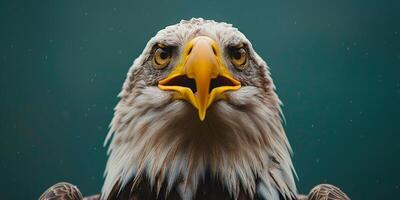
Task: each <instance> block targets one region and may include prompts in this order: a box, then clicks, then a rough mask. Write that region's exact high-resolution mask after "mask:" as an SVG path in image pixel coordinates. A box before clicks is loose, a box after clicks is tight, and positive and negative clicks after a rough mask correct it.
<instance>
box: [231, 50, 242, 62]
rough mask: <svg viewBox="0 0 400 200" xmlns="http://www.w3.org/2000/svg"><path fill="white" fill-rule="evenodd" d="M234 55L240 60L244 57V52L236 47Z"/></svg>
mask: <svg viewBox="0 0 400 200" xmlns="http://www.w3.org/2000/svg"><path fill="white" fill-rule="evenodd" d="M232 57H233V58H234V59H236V60H239V59H240V58H241V57H242V52H241V51H240V50H239V49H235V50H234V51H233V52H232Z"/></svg>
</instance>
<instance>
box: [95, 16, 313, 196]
mask: <svg viewBox="0 0 400 200" xmlns="http://www.w3.org/2000/svg"><path fill="white" fill-rule="evenodd" d="M119 98H120V101H119V103H118V104H117V106H116V107H115V113H114V117H113V119H112V122H111V125H110V131H109V133H108V135H107V137H106V140H105V144H109V149H108V154H109V157H108V161H107V165H106V170H105V181H104V185H103V187H102V190H101V194H100V197H99V198H100V199H101V200H111V199H129V200H150V199H171V200H175V199H176V200H177V199H182V200H192V199H196V200H197V199H218V200H219V199H220V200H223V199H235V200H236V199H240V200H252V199H266V200H279V199H286V200H293V199H298V198H300V197H299V195H298V193H297V189H296V184H295V177H296V173H295V170H294V167H293V164H292V161H291V147H290V145H289V142H288V139H287V137H286V135H285V131H284V129H283V127H282V123H281V122H282V110H281V101H280V100H279V98H278V95H277V94H276V91H275V85H274V83H273V81H272V78H271V76H270V72H269V68H268V66H267V64H266V62H265V61H264V60H263V59H262V58H261V57H260V56H259V55H258V54H257V53H256V51H255V50H254V49H253V47H252V44H251V43H250V41H249V40H248V39H247V38H246V37H245V36H244V34H243V33H241V32H240V31H239V30H238V29H237V28H235V27H233V26H232V25H231V24H227V23H219V22H215V21H213V20H204V19H202V18H193V19H191V20H189V21H186V20H182V21H181V22H180V23H178V24H176V25H172V26H168V27H166V28H165V29H163V30H161V31H159V32H158V33H157V34H156V35H155V36H154V37H153V38H151V39H150V41H149V42H148V43H147V45H146V47H145V48H144V50H143V52H142V54H141V55H140V56H139V57H138V58H137V59H136V60H135V61H134V63H133V65H132V66H131V68H130V69H129V71H128V74H127V78H126V80H125V82H124V84H123V87H122V91H121V92H120V94H119ZM318 199H319V198H318Z"/></svg>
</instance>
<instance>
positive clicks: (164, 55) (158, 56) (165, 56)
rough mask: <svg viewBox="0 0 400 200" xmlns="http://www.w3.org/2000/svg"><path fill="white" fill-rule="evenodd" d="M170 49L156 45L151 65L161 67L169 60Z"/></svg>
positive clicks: (170, 55)
mask: <svg viewBox="0 0 400 200" xmlns="http://www.w3.org/2000/svg"><path fill="white" fill-rule="evenodd" d="M171 57H172V54H171V49H170V48H167V47H161V46H158V47H157V49H156V50H155V52H154V57H153V65H154V68H156V69H163V68H164V67H166V66H167V65H168V64H169V63H170V62H171Z"/></svg>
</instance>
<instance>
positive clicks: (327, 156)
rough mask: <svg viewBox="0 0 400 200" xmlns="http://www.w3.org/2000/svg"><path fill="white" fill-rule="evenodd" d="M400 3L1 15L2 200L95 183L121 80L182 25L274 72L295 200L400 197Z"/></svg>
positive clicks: (54, 6) (138, 5)
mask: <svg viewBox="0 0 400 200" xmlns="http://www.w3.org/2000/svg"><path fill="white" fill-rule="evenodd" d="M399 9H400V3H396V1H365V0H364V1H362V0H354V1H349V0H336V1H328V0H304V1H277V0H276V1H250V0H247V1H238V0H230V1H216V0H212V1H190V2H189V1H185V0H180V1H179V0H174V1H172V0H161V1H156V0H154V1H133V0H130V1H106V0H96V1H94V0H93V1H89V0H83V1H78V0H69V1H60V0H57V1H54V0H51V1H50V0H42V1H20V0H15V1H1V2H0V22H1V23H0V24H1V32H0V66H1V72H0V134H1V139H0V177H1V181H0V199H21V200H25V199H37V198H38V197H39V195H40V194H41V193H42V192H43V191H44V190H45V189H47V188H48V187H50V186H51V185H53V184H55V183H57V182H60V181H68V182H71V183H74V184H76V185H77V186H78V187H79V188H80V190H81V191H82V193H83V194H85V195H90V194H94V193H98V192H99V191H100V188H101V186H102V183H103V171H104V167H105V162H106V148H104V147H103V141H104V138H105V136H106V134H107V131H108V124H109V122H110V120H111V118H112V115H113V107H114V106H115V105H116V103H117V102H118V99H117V97H116V95H117V94H118V93H119V91H120V89H121V86H122V83H123V81H124V79H125V76H126V73H127V71H128V68H129V67H130V65H131V63H132V62H133V60H134V59H135V58H136V57H137V56H138V55H139V54H140V53H141V51H142V49H143V48H144V46H145V45H146V43H147V41H148V40H149V39H150V38H151V37H152V36H153V35H155V34H156V32H157V31H158V30H160V29H162V28H164V27H165V26H167V25H170V24H175V23H178V22H179V21H180V20H181V19H190V18H191V17H203V18H207V19H214V20H217V21H225V22H229V23H233V24H234V26H236V27H238V28H239V29H240V30H241V31H242V32H243V33H244V34H245V35H246V36H247V37H248V38H249V39H250V41H251V42H252V43H253V46H254V47H255V49H256V51H257V52H258V53H259V54H260V55H261V56H262V57H263V58H264V59H265V60H266V61H267V63H268V64H269V66H270V67H271V72H272V77H273V79H274V81H275V83H276V85H277V89H278V94H279V95H280V97H281V99H282V101H283V102H284V108H283V110H284V113H285V116H286V125H285V128H286V131H287V135H288V137H289V140H290V142H291V145H292V147H293V151H294V157H293V159H294V164H295V168H296V170H297V173H298V176H299V180H298V183H297V184H298V188H299V190H300V192H302V193H308V191H309V190H310V189H311V188H312V187H313V186H315V185H316V184H319V183H325V182H327V183H331V184H334V185H337V186H339V187H340V188H342V189H343V190H344V191H345V192H347V193H348V195H349V196H350V197H351V198H352V199H395V198H398V197H399V196H400V182H399V179H400V175H399V173H400V172H399V170H400V156H399V153H400V145H399V140H400V121H399V119H400V118H399V116H400V106H399V103H400V24H399V19H400V12H399Z"/></svg>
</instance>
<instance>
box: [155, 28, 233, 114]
mask: <svg viewBox="0 0 400 200" xmlns="http://www.w3.org/2000/svg"><path fill="white" fill-rule="evenodd" d="M221 59H222V58H221V52H220V50H219V48H218V46H217V44H216V42H215V41H214V40H212V39H211V38H209V37H206V36H198V37H196V38H194V39H192V40H191V41H189V43H188V44H187V45H186V48H185V50H184V51H183V55H182V62H181V63H180V64H179V65H178V66H176V67H175V68H174V70H173V71H172V72H171V73H170V74H169V75H168V77H167V78H165V79H163V80H161V81H159V82H158V87H159V88H160V89H161V90H168V91H175V92H176V93H175V95H174V99H183V100H186V101H188V102H190V103H191V104H192V105H193V106H194V107H195V108H197V110H198V113H199V118H200V120H201V121H203V120H204V119H205V117H206V111H207V108H208V107H209V106H210V105H211V104H212V103H213V102H214V101H216V100H219V99H224V98H225V96H224V92H226V91H229V90H238V89H239V88H240V82H239V81H237V80H236V79H234V78H233V76H232V75H231V73H230V72H229V70H228V68H227V67H226V66H225V65H224V64H223V62H222V61H221Z"/></svg>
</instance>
